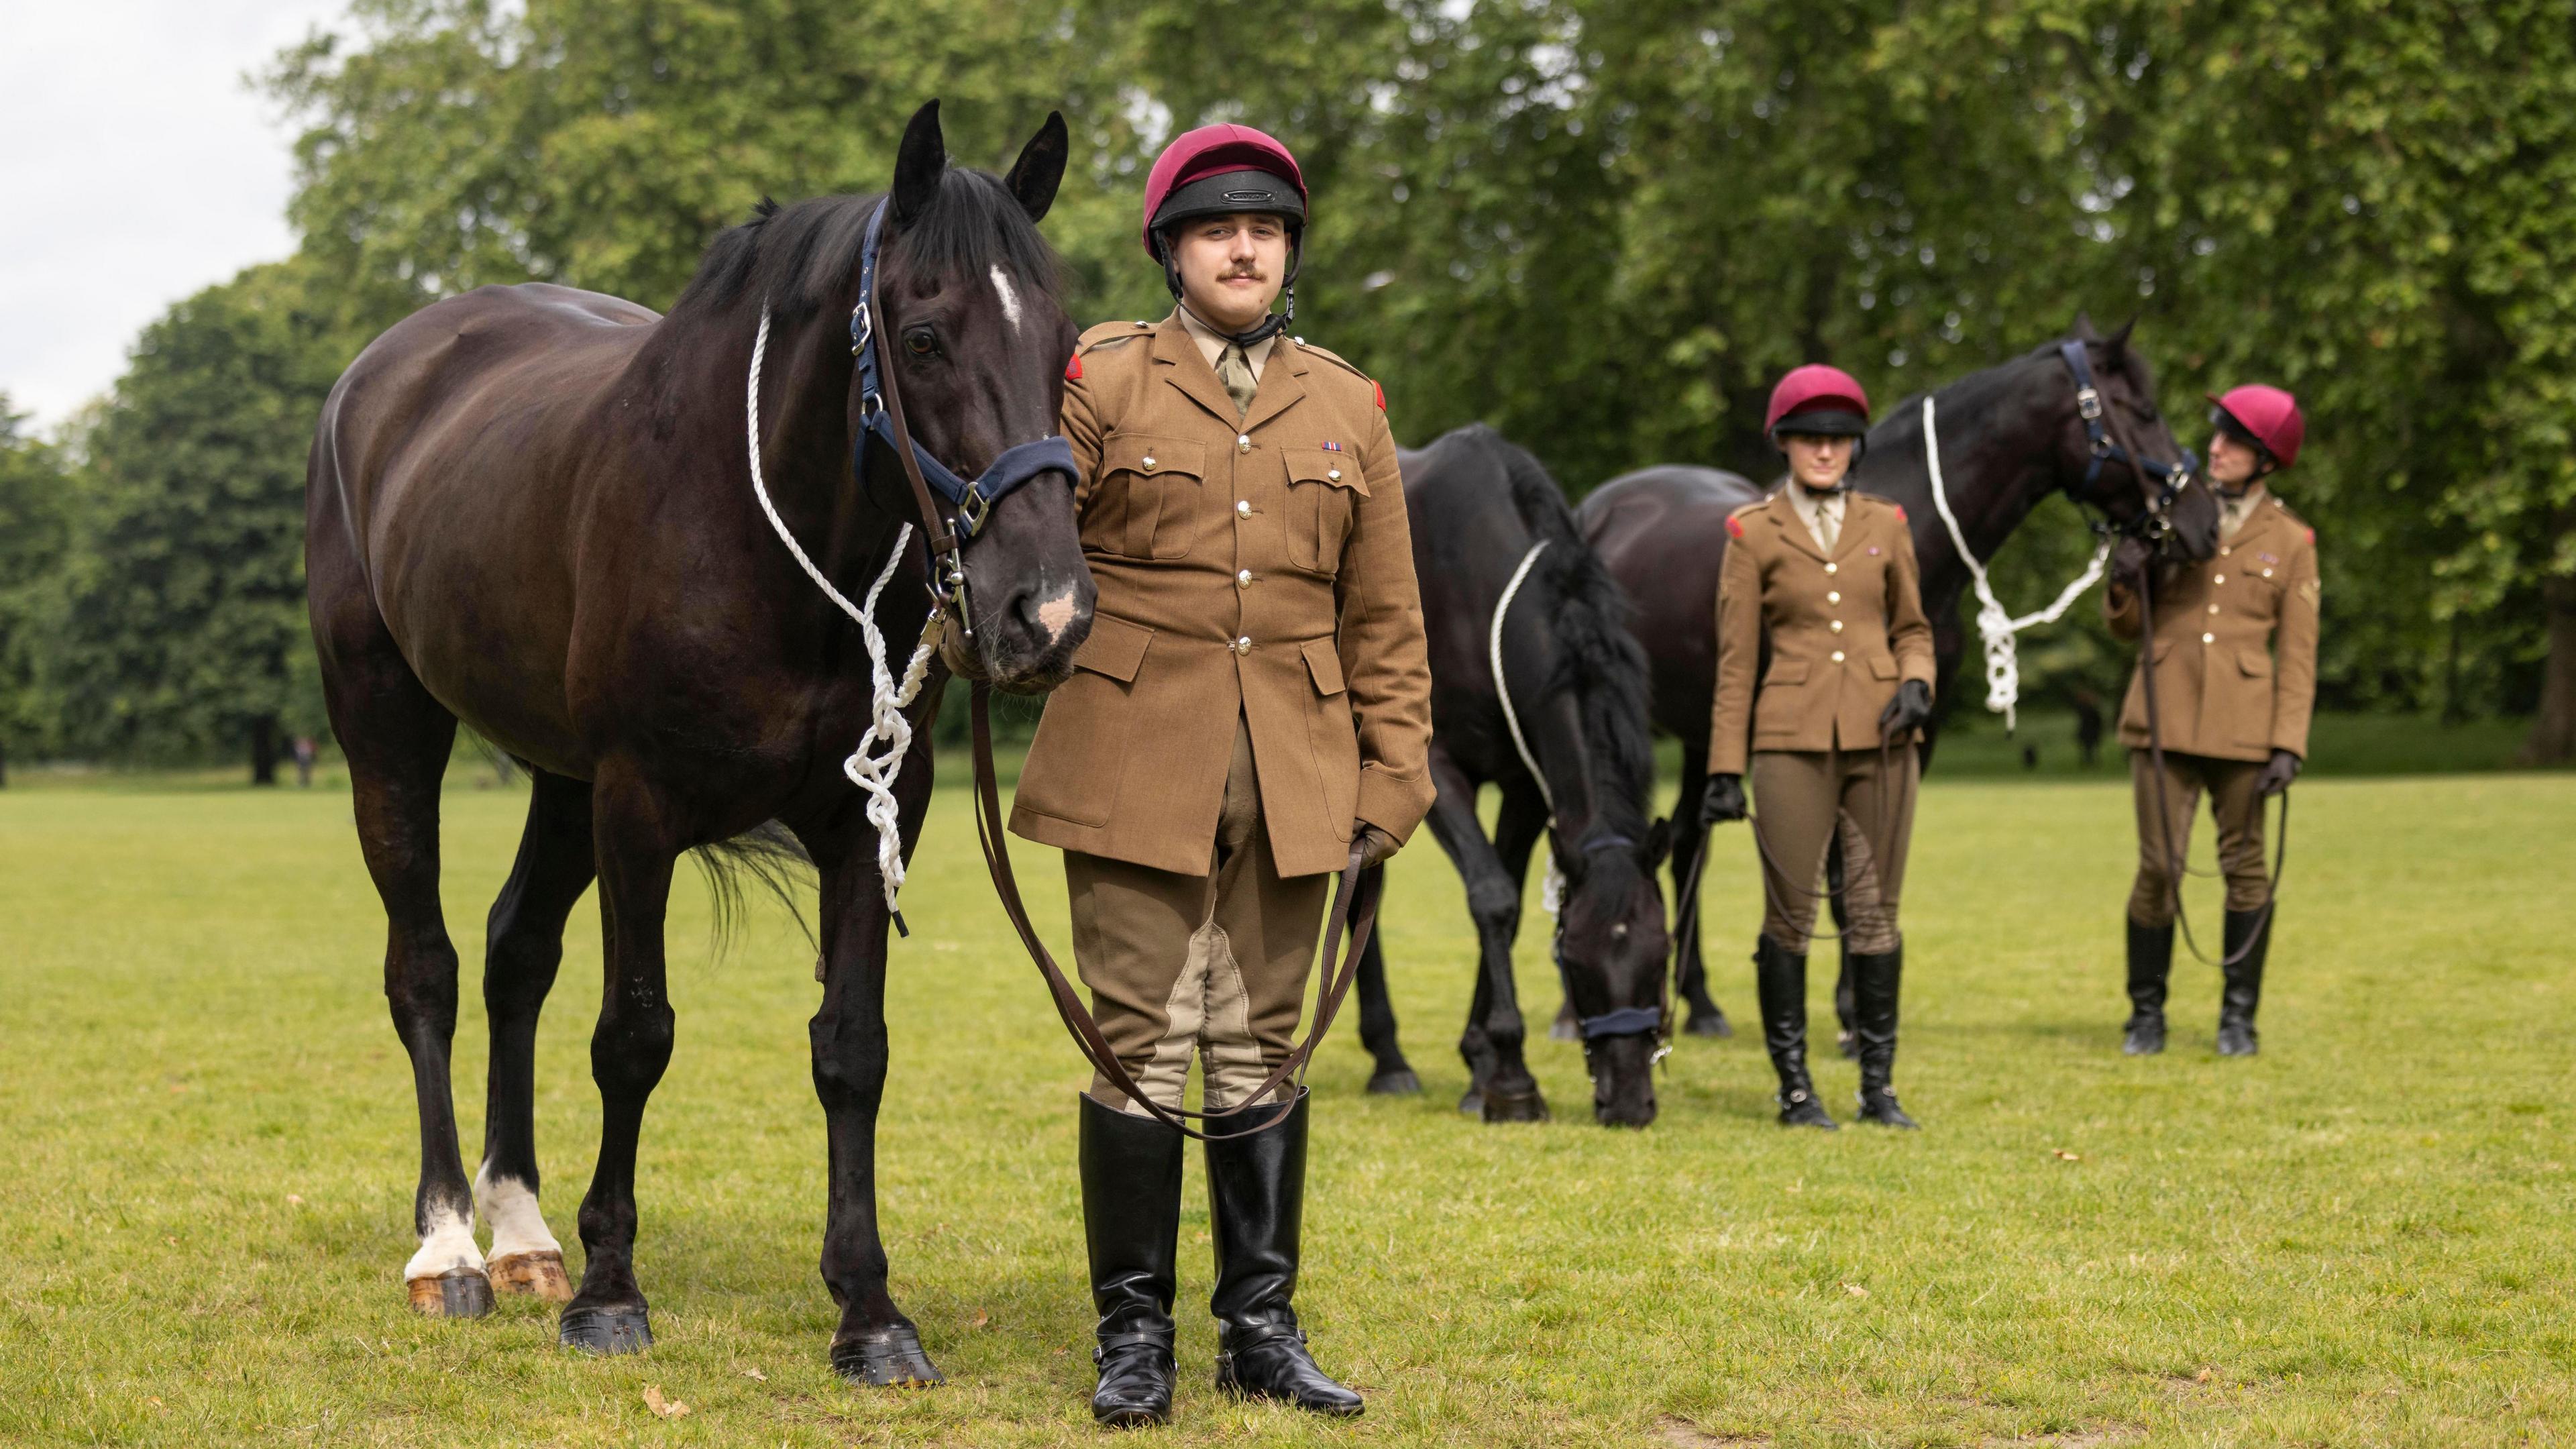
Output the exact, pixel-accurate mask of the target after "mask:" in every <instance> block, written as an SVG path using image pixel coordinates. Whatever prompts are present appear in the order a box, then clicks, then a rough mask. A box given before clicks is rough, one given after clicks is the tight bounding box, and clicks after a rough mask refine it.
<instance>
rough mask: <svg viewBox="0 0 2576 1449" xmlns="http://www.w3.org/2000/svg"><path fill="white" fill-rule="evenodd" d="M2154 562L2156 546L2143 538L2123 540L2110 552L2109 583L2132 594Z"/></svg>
mask: <svg viewBox="0 0 2576 1449" xmlns="http://www.w3.org/2000/svg"><path fill="white" fill-rule="evenodd" d="M2155 562H2156V546H2155V545H2154V544H2152V543H2149V542H2147V541H2146V540H2145V539H2143V538H2124V539H2121V540H2120V542H2119V545H2118V546H2117V547H2115V548H2113V549H2112V550H2111V582H2112V583H2114V584H2116V585H2118V586H2119V587H2121V588H2124V589H2127V590H2129V591H2130V592H2132V593H2135V592H2136V591H2137V587H2138V580H2140V579H2142V578H2145V577H2146V574H2147V570H2148V569H2150V568H2152V567H2154V566H2155Z"/></svg>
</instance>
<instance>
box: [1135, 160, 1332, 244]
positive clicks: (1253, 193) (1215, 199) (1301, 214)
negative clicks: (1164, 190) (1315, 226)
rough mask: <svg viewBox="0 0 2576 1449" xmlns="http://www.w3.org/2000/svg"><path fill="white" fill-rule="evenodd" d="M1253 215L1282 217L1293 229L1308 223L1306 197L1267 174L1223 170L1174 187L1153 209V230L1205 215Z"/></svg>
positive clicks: (1283, 180)
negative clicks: (1160, 203)
mask: <svg viewBox="0 0 2576 1449" xmlns="http://www.w3.org/2000/svg"><path fill="white" fill-rule="evenodd" d="M1246 213H1248V214H1253V215H1266V216H1277V217H1283V218H1285V219H1286V220H1287V222H1288V225H1289V228H1290V229H1291V230H1298V229H1302V228H1303V227H1304V226H1305V224H1306V198H1305V197H1304V196H1302V195H1300V194H1298V191H1297V187H1296V184H1295V183H1294V182H1291V181H1290V180H1288V179H1287V178H1286V177H1284V176H1277V175H1273V174H1272V173H1270V172H1267V171H1257V170H1244V171H1220V172H1218V173H1217V174H1216V175H1214V176H1202V177H1200V178H1199V179H1198V180H1196V181H1193V182H1191V183H1189V184H1188V185H1186V186H1180V187H1175V188H1174V189H1173V191H1172V194H1171V195H1169V196H1167V197H1165V198H1163V204H1162V205H1161V206H1158V207H1156V208H1154V221H1153V230H1155V231H1158V232H1159V231H1161V230H1163V229H1164V228H1165V227H1170V226H1177V225H1179V224H1180V223H1182V222H1185V221H1190V220H1193V219H1195V218H1198V217H1202V216H1234V215H1237V214H1246Z"/></svg>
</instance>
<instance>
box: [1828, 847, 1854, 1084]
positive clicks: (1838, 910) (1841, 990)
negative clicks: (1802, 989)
mask: <svg viewBox="0 0 2576 1449" xmlns="http://www.w3.org/2000/svg"><path fill="white" fill-rule="evenodd" d="M1825 893H1826V895H1827V896H1828V897H1829V900H1828V901H1827V904H1828V905H1830V906H1831V907H1832V908H1833V913H1834V951H1835V953H1836V954H1837V955H1839V956H1841V957H1842V966H1841V968H1840V969H1839V970H1837V971H1836V972H1835V973H1834V1019H1835V1020H1836V1021H1837V1022H1839V1023H1841V1025H1840V1027H1839V1029H1838V1030H1836V1032H1835V1033H1834V1045H1835V1047H1836V1048H1837V1049H1839V1050H1840V1051H1841V1052H1842V1054H1843V1055H1844V1056H1846V1057H1855V1058H1856V1057H1858V1056H1859V1055H1860V1038H1859V1037H1858V1036H1856V1035H1854V1033H1853V1027H1852V1017H1853V1013H1854V1011H1855V1006H1854V1002H1855V1001H1856V999H1857V998H1855V997H1854V996H1853V995H1852V962H1851V958H1852V953H1851V951H1850V949H1849V948H1847V947H1845V946H1844V945H1843V941H1842V938H1843V937H1844V936H1845V935H1846V934H1848V933H1849V932H1850V930H1851V907H1850V906H1848V905H1846V904H1844V902H1843V841H1842V836H1841V834H1840V833H1839V832H1837V833H1836V834H1835V836H1834V840H1833V844H1832V846H1831V847H1830V848H1828V849H1827V850H1826V851H1825Z"/></svg>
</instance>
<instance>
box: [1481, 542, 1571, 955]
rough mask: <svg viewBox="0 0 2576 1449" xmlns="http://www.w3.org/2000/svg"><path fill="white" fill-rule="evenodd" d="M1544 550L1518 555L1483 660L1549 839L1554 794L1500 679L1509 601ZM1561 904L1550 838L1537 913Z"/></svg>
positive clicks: (1534, 547) (1561, 880) (1507, 685)
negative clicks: (1541, 805)
mask: <svg viewBox="0 0 2576 1449" xmlns="http://www.w3.org/2000/svg"><path fill="white" fill-rule="evenodd" d="M1546 547H1547V540H1546V539H1543V538H1542V539H1540V540H1539V541H1538V542H1536V543H1534V544H1531V545H1530V551H1529V552H1527V553H1525V554H1522V555H1521V566H1520V567H1519V568H1516V569H1514V570H1512V581H1511V582H1510V583H1508V584H1505V585H1503V597H1502V599H1501V601H1500V602H1498V603H1496V604H1495V605H1494V622H1493V625H1492V627H1490V628H1489V629H1487V630H1486V633H1485V657H1486V658H1487V659H1488V660H1490V661H1492V663H1493V666H1494V697H1495V698H1496V699H1499V700H1501V701H1502V702H1503V725H1504V727H1505V728H1507V729H1509V730H1510V731H1511V732H1512V748H1513V749H1516V750H1518V751H1520V753H1521V763H1522V764H1523V765H1525V766H1527V767H1528V769H1529V773H1530V778H1531V779H1533V780H1535V781H1537V782H1538V798H1539V799H1540V800H1542V801H1544V802H1546V804H1547V828H1548V831H1549V834H1550V836H1551V837H1553V835H1554V833H1555V830H1556V793H1555V792H1554V791H1552V790H1550V789H1548V788H1547V772H1546V771H1545V770H1542V769H1540V768H1539V767H1538V756H1536V755H1534V754H1532V753H1530V747H1529V740H1528V738H1527V737H1526V736H1524V735H1523V734H1522V733H1521V717H1520V713H1519V712H1518V711H1517V710H1514V709H1513V708H1512V686H1511V681H1510V680H1508V679H1505V678H1504V677H1503V617H1504V616H1505V615H1507V614H1509V613H1511V611H1512V598H1513V596H1514V595H1517V594H1518V593H1520V591H1521V585H1522V584H1523V583H1524V582H1526V581H1527V580H1528V579H1529V571H1530V565H1532V564H1534V563H1537V562H1538V556H1539V554H1540V553H1541V552H1542V551H1543V550H1545V549H1546ZM1564 904H1565V872H1563V871H1561V870H1559V869H1557V868H1556V846H1555V843H1554V841H1553V839H1552V838H1551V840H1550V842H1549V845H1548V851H1547V874H1546V876H1544V877H1543V878H1542V879H1541V881H1540V884H1539V888H1538V905H1539V909H1540V910H1543V911H1545V912H1547V913H1548V914H1549V915H1551V916H1552V915H1555V914H1556V913H1557V911H1558V909H1559V908H1560V907H1562V906H1563V905H1564Z"/></svg>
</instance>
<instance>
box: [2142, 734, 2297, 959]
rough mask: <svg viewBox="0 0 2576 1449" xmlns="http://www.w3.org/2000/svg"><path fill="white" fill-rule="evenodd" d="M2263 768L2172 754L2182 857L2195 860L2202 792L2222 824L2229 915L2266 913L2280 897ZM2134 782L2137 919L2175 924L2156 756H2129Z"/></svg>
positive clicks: (2169, 787)
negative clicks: (2269, 861) (2269, 866)
mask: <svg viewBox="0 0 2576 1449" xmlns="http://www.w3.org/2000/svg"><path fill="white" fill-rule="evenodd" d="M2262 774H2263V765H2262V763H2261V762H2260V761H2256V760H2216V759H2211V758H2210V757H2209V756H2207V755H2181V754H2176V753H2174V752H2173V751H2172V750H2167V751H2165V788H2164V797H2165V808H2166V809H2167V810H2169V811H2171V812H2172V821H2171V823H2172V827H2173V851H2172V854H2173V855H2174V856H2179V857H2186V858H2187V857H2188V854H2189V852H2190V848H2191V818H2192V816H2193V814H2194V813H2196V811H2197V810H2198V807H2199V805H2200V796H2201V792H2202V791H2204V790H2205V791H2207V792H2208V793H2209V813H2210V814H2211V815H2213V816H2215V817H2217V820H2218V868H2219V869H2220V871H2222V872H2223V873H2225V875H2226V877H2227V909H2229V910H2231V911H2259V910H2261V909H2263V905H2264V903H2265V902H2266V901H2269V900H2270V899H2271V898H2272V883H2271V878H2270V877H2269V876H2268V875H2266V874H2265V873H2264V870H2263V796H2262V793H2261V792H2260V791H2258V790H2257V789H2255V785H2256V783H2257V781H2259V780H2260V779H2261V778H2262ZM2129 781H2130V784H2131V786H2132V788H2133V790H2134V791H2135V793H2136V795H2137V802H2138V882H2137V884H2136V885H2135V886H2134V887H2132V888H2131V889H2130V891H2129V919H2130V920H2132V921H2135V922H2137V923H2138V924H2139V925H2141V926H2167V925H2171V924H2173V918H2174V887H2175V884H2176V883H2175V880H2174V869H2173V866H2174V862H2173V861H2172V860H2171V859H2170V858H2168V856H2167V854H2166V850H2165V833H2164V831H2162V830H2160V829H2158V828H2157V825H2156V766H2155V757H2154V756H2152V755H2150V754H2148V753H2147V752H2146V751H2145V750H2131V751H2129Z"/></svg>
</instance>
